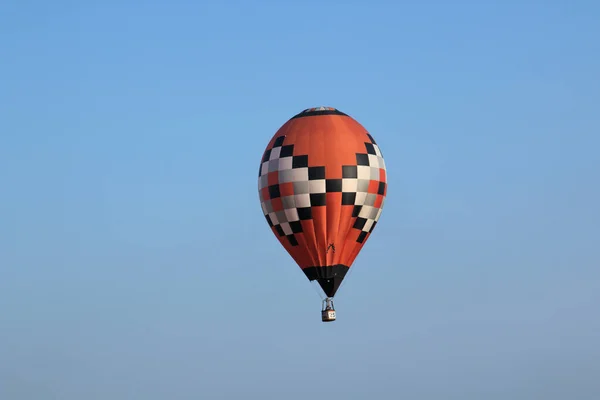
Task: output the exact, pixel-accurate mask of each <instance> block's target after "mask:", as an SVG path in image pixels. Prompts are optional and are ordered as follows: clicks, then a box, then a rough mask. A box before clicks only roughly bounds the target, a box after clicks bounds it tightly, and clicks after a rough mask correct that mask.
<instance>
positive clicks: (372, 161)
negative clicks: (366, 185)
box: [368, 154, 379, 168]
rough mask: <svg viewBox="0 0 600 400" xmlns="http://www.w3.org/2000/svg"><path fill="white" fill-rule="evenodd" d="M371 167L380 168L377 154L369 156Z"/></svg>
mask: <svg viewBox="0 0 600 400" xmlns="http://www.w3.org/2000/svg"><path fill="white" fill-rule="evenodd" d="M368 156H369V165H370V166H371V167H376V168H379V158H378V157H377V156H376V155H375V154H369V155H368Z"/></svg>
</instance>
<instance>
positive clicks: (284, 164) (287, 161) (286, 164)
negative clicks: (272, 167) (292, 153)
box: [279, 157, 292, 171]
mask: <svg viewBox="0 0 600 400" xmlns="http://www.w3.org/2000/svg"><path fill="white" fill-rule="evenodd" d="M286 169H292V157H283V158H280V159H279V170H280V171H283V170H286Z"/></svg>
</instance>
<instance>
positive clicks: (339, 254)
mask: <svg viewBox="0 0 600 400" xmlns="http://www.w3.org/2000/svg"><path fill="white" fill-rule="evenodd" d="M258 191H259V198H260V203H261V207H262V210H263V213H264V216H265V218H266V220H267V223H268V224H269V226H270V227H271V229H272V231H273V233H274V234H275V236H276V237H277V238H278V239H279V241H280V243H281V244H282V245H283V247H284V248H285V249H286V250H287V252H288V253H289V254H290V255H291V256H292V258H293V259H294V260H295V261H296V263H297V264H298V265H299V266H300V268H301V269H302V271H303V272H304V273H305V274H306V276H307V278H308V279H309V280H311V281H314V280H316V281H317V282H318V283H319V285H320V286H321V288H322V289H323V291H324V292H325V294H326V295H327V296H328V297H333V296H334V295H335V293H336V291H337V289H338V288H339V286H340V284H341V282H342V280H343V279H344V277H345V276H346V273H347V272H348V270H349V269H350V267H351V266H352V263H353V262H354V259H355V258H356V256H357V255H358V253H359V252H360V250H361V249H362V247H363V246H364V244H365V243H366V242H367V240H368V239H369V237H370V235H371V233H372V232H373V229H374V228H375V225H376V224H377V221H378V220H379V217H380V215H381V211H382V209H383V204H384V201H385V197H386V194H387V176H386V168H385V162H384V160H383V157H382V154H381V150H380V149H379V147H378V145H377V143H376V142H375V140H374V139H373V137H372V136H371V135H370V134H369V133H368V132H367V130H366V129H365V128H364V127H363V126H362V125H361V124H359V123H358V122H357V121H355V120H354V119H353V118H351V117H350V116H348V115H347V114H344V113H343V112H341V111H339V110H337V109H335V108H331V107H318V108H310V109H306V110H304V111H302V112H301V113H299V114H297V115H295V116H294V117H292V118H291V119H290V120H288V121H287V122H286V123H285V124H283V126H282V127H281V128H280V129H279V130H278V131H277V132H276V133H275V135H274V136H273V138H272V139H271V140H270V141H269V144H268V145H267V148H266V149H265V151H264V154H263V157H262V160H261V164H260V168H259V173H258Z"/></svg>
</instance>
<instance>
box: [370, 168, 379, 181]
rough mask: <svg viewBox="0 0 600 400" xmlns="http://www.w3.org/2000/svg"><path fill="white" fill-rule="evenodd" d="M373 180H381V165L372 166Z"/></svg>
mask: <svg viewBox="0 0 600 400" xmlns="http://www.w3.org/2000/svg"><path fill="white" fill-rule="evenodd" d="M371 180H372V181H378V180H379V167H371Z"/></svg>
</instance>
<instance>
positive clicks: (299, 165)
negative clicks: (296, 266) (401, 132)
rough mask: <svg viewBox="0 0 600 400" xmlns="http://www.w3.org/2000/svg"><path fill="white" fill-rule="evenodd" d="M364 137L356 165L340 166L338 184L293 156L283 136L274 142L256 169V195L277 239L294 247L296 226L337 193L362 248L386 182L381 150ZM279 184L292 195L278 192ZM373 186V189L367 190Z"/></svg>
mask: <svg viewBox="0 0 600 400" xmlns="http://www.w3.org/2000/svg"><path fill="white" fill-rule="evenodd" d="M367 136H368V138H369V141H368V142H365V143H364V145H365V152H364V153H356V165H344V166H342V171H341V172H342V178H341V179H326V178H325V167H324V166H312V167H309V159H308V155H306V154H304V155H295V154H294V145H293V144H288V145H286V144H285V136H279V137H277V138H276V139H275V141H274V143H273V146H272V147H270V148H268V149H267V150H266V151H265V153H264V155H263V158H262V161H261V164H260V168H259V172H258V191H259V197H260V201H261V207H262V210H263V213H264V215H265V218H266V220H267V223H268V224H269V226H272V227H274V228H275V230H276V231H277V233H278V234H279V236H286V237H287V239H288V240H289V242H290V244H291V245H293V246H297V245H298V241H297V240H296V237H295V234H297V233H301V232H302V225H301V223H300V221H302V220H308V219H312V208H313V207H319V206H325V205H326V193H329V192H341V193H342V205H348V206H350V205H352V206H354V208H353V213H352V216H353V217H356V221H355V223H354V225H353V228H354V229H358V230H360V231H361V232H360V234H359V236H358V239H357V242H359V243H362V242H363V241H364V239H365V238H366V236H367V234H368V233H370V232H372V231H373V229H374V228H375V225H376V224H377V221H378V220H379V217H380V215H381V212H382V210H383V204H384V202H385V193H386V184H387V183H386V181H387V177H386V176H385V171H386V168H385V161H384V159H383V156H382V154H381V151H380V149H379V147H378V146H377V143H376V142H375V140H374V139H373V137H372V136H371V135H370V134H367ZM381 170H383V172H381ZM273 174H276V175H273ZM270 177H271V179H269V178H270ZM373 181H375V182H374V183H372V182H373ZM283 184H289V185H287V187H288V188H289V187H291V188H293V190H287V192H285V193H282V191H281V187H282V185H283ZM374 184H376V185H377V187H376V190H373V189H372V190H371V191H369V187H370V185H374Z"/></svg>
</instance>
